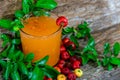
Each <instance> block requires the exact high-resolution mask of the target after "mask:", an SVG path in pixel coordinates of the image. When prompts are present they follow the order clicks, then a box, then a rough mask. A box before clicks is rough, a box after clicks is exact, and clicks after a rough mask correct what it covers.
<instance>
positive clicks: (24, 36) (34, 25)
mask: <svg viewBox="0 0 120 80" xmlns="http://www.w3.org/2000/svg"><path fill="white" fill-rule="evenodd" d="M56 19H57V17H56V16H55V15H53V14H52V15H51V16H49V17H48V16H39V17H29V18H27V19H25V20H24V28H22V29H21V30H20V36H21V43H22V49H23V52H24V53H25V54H28V53H31V52H32V53H34V55H35V57H34V59H33V62H35V61H37V60H40V59H41V58H43V57H45V56H46V55H48V56H49V60H48V62H47V64H48V65H50V66H54V65H55V64H56V63H57V62H58V60H59V55H60V44H61V32H62V26H58V25H56Z"/></svg>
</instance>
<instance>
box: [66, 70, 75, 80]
mask: <svg viewBox="0 0 120 80" xmlns="http://www.w3.org/2000/svg"><path fill="white" fill-rule="evenodd" d="M68 80H76V75H75V74H74V73H72V72H71V73H68Z"/></svg>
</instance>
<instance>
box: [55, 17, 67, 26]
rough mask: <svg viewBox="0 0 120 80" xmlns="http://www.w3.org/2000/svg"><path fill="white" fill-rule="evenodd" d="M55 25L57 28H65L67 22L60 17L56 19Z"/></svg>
mask: <svg viewBox="0 0 120 80" xmlns="http://www.w3.org/2000/svg"><path fill="white" fill-rule="evenodd" d="M56 24H57V25H58V26H63V27H66V26H67V25H68V20H67V18H66V17H65V16H60V17H58V18H57V20H56Z"/></svg>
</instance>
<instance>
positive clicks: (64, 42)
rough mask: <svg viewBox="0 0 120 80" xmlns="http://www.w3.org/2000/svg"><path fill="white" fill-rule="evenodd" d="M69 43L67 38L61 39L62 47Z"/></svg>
mask: <svg viewBox="0 0 120 80" xmlns="http://www.w3.org/2000/svg"><path fill="white" fill-rule="evenodd" d="M69 41H70V39H69V38H63V39H62V42H63V44H64V45H66V44H67V43H68V42H69Z"/></svg>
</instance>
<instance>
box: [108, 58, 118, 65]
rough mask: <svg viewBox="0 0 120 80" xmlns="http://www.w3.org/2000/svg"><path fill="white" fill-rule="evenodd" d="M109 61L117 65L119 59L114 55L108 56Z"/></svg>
mask: <svg viewBox="0 0 120 80" xmlns="http://www.w3.org/2000/svg"><path fill="white" fill-rule="evenodd" d="M110 63H111V64H114V65H119V64H120V59H119V58H116V57H111V58H110Z"/></svg>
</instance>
